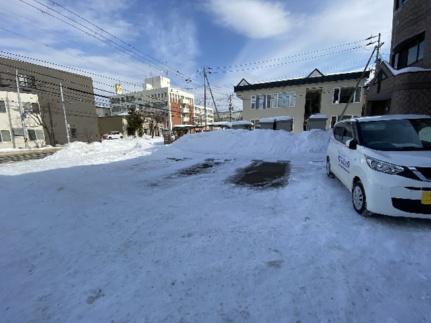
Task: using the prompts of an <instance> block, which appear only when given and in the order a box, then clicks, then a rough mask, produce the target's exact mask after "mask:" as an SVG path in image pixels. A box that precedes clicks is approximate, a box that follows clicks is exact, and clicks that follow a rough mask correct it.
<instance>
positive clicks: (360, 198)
mask: <svg viewBox="0 0 431 323" xmlns="http://www.w3.org/2000/svg"><path fill="white" fill-rule="evenodd" d="M352 204H353V208H354V209H355V211H356V212H357V213H359V214H361V215H363V216H366V217H369V216H371V215H372V214H371V212H369V211H368V210H367V197H366V195H365V190H364V186H363V185H362V183H361V181H360V180H357V181H356V182H355V183H353V189H352Z"/></svg>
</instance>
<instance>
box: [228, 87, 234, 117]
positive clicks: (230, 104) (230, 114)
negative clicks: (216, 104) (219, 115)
mask: <svg viewBox="0 0 431 323" xmlns="http://www.w3.org/2000/svg"><path fill="white" fill-rule="evenodd" d="M228 100H229V122H232V111H233V105H232V94H230V95H229V99H228Z"/></svg>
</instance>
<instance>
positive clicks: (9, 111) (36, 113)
mask: <svg viewBox="0 0 431 323" xmlns="http://www.w3.org/2000/svg"><path fill="white" fill-rule="evenodd" d="M20 99H21V107H20V104H19V101H18V94H17V93H16V92H6V91H0V149H4V148H6V149H11V148H37V147H43V146H45V135H44V131H43V126H42V125H41V122H39V121H37V120H38V119H39V120H41V118H40V106H39V99H38V96H37V94H28V93H21V95H20ZM21 115H22V116H23V118H21ZM26 138H27V140H26ZM26 141H27V145H26Z"/></svg>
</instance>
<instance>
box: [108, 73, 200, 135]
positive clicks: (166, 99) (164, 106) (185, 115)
mask: <svg viewBox="0 0 431 323" xmlns="http://www.w3.org/2000/svg"><path fill="white" fill-rule="evenodd" d="M130 109H142V110H144V111H146V112H148V113H150V114H153V115H155V116H158V117H162V118H163V120H165V122H164V123H165V124H164V126H165V127H169V128H172V127H174V126H177V125H192V124H194V112H193V111H194V95H193V94H191V93H188V92H186V91H183V90H180V89H176V88H173V87H172V86H171V81H170V79H168V78H166V77H163V76H156V77H151V78H147V79H145V84H144V90H142V91H137V92H131V93H126V94H118V95H116V96H114V97H112V98H111V111H112V115H113V116H114V115H126V114H128V112H129V110H130Z"/></svg>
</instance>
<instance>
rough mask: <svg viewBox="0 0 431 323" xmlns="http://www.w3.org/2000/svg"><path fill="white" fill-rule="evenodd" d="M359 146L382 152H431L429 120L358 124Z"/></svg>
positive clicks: (430, 121) (430, 124)
mask: <svg viewBox="0 0 431 323" xmlns="http://www.w3.org/2000/svg"><path fill="white" fill-rule="evenodd" d="M358 128H359V135H360V140H361V145H362V146H365V147H368V148H371V149H375V150H384V151H416V150H431V119H405V120H381V121H368V122H360V123H359V127H358Z"/></svg>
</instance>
